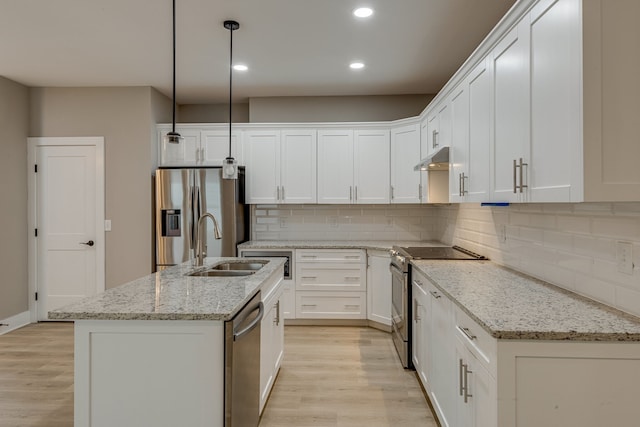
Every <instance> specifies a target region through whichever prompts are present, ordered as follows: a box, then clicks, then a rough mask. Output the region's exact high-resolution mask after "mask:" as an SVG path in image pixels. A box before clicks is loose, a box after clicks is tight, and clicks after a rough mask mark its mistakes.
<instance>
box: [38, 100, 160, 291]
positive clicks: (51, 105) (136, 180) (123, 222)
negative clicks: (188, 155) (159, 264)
mask: <svg viewBox="0 0 640 427" xmlns="http://www.w3.org/2000/svg"><path fill="white" fill-rule="evenodd" d="M163 98H165V97H163V96H162V95H160V94H159V93H157V92H156V91H155V90H154V89H152V88H150V87H115V88H114V87H110V88H34V89H32V90H31V105H30V118H31V121H30V136H104V138H105V175H106V176H105V186H106V189H105V190H106V200H105V202H106V219H110V220H112V231H111V232H107V233H106V251H105V254H106V286H107V288H111V287H114V286H117V285H119V284H122V283H124V282H127V281H130V280H133V279H135V278H138V277H140V276H143V275H145V274H149V273H150V272H151V266H152V262H153V261H152V250H153V246H152V242H153V234H152V203H151V202H152V200H153V198H152V197H153V194H152V185H151V171H152V169H153V168H154V162H155V159H156V158H157V156H155V157H154V155H153V149H152V147H153V146H154V145H155V131H154V130H153V124H154V123H155V122H156V121H158V122H167V121H171V114H170V113H171V110H170V106H171V102H170V100H168V99H166V100H165V99H163Z"/></svg>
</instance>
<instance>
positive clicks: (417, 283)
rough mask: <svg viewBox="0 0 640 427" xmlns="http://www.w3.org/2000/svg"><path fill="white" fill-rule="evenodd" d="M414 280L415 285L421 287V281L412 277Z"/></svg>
mask: <svg viewBox="0 0 640 427" xmlns="http://www.w3.org/2000/svg"><path fill="white" fill-rule="evenodd" d="M413 281H414V282H416V285H418V286H420V287H422V282H421V281H420V280H418V279H413Z"/></svg>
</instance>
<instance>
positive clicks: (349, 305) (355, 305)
mask: <svg viewBox="0 0 640 427" xmlns="http://www.w3.org/2000/svg"><path fill="white" fill-rule="evenodd" d="M344 306H345V307H360V304H345V305H344Z"/></svg>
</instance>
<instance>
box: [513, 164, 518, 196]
mask: <svg viewBox="0 0 640 427" xmlns="http://www.w3.org/2000/svg"><path fill="white" fill-rule="evenodd" d="M517 167H518V165H517V164H516V159H513V194H516V193H517V192H518V183H517V181H516V179H517V178H516V177H517V173H516V168H517Z"/></svg>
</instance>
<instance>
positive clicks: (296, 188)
mask: <svg viewBox="0 0 640 427" xmlns="http://www.w3.org/2000/svg"><path fill="white" fill-rule="evenodd" d="M281 138H282V139H281V143H280V152H281V154H280V203H298V204H300V203H316V201H317V197H316V164H317V160H316V143H317V142H316V141H317V132H316V130H315V129H295V130H288V129H285V130H283V131H282V132H281Z"/></svg>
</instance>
